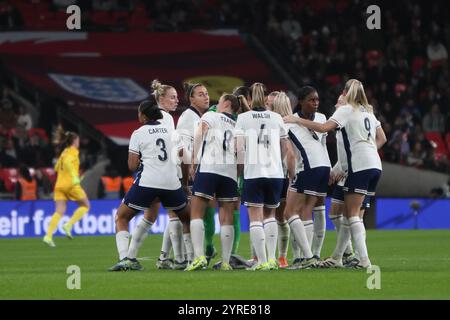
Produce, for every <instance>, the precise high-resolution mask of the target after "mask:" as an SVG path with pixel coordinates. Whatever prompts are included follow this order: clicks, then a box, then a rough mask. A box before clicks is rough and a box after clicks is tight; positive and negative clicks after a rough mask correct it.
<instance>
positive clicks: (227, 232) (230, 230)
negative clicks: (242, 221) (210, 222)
mask: <svg viewBox="0 0 450 320" xmlns="http://www.w3.org/2000/svg"><path fill="white" fill-rule="evenodd" d="M191 232H192V228H191ZM233 241H234V226H233V225H224V226H220V243H221V246H222V262H225V263H230V256H231V250H232V249H233Z"/></svg>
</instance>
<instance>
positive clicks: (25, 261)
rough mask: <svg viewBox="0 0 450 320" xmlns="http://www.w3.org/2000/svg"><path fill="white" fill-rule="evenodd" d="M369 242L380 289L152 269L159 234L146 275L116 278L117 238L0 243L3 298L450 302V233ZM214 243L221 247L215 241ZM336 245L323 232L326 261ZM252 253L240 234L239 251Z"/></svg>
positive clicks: (360, 280) (364, 276)
mask: <svg viewBox="0 0 450 320" xmlns="http://www.w3.org/2000/svg"><path fill="white" fill-rule="evenodd" d="M367 239H368V248H369V254H370V257H371V260H372V264H374V265H377V266H379V267H380V275H381V278H380V284H381V288H380V289H379V290H377V289H372V290H369V289H368V288H367V282H368V279H369V277H371V276H372V274H369V273H367V272H366V270H347V269H333V270H329V269H327V270H322V269H311V270H295V271H288V270H278V271H268V272H267V271H266V272H252V271H245V270H235V271H232V272H221V271H213V270H210V269H209V270H204V271H197V272H184V271H175V270H157V269H156V268H155V262H156V259H157V257H158V255H159V250H160V248H161V241H162V236H161V235H150V236H149V237H148V238H147V240H146V242H145V244H144V245H143V247H142V248H141V252H140V255H139V256H140V257H141V263H142V264H143V266H144V267H145V270H144V271H141V272H138V271H133V272H117V273H114V272H107V271H106V270H107V268H108V267H110V266H111V265H113V264H114V263H115V262H116V261H117V253H116V244H115V238H114V237H110V236H107V237H106V236H104V237H77V238H75V239H74V240H72V241H71V240H68V239H66V238H55V242H56V244H57V247H56V248H49V247H47V246H45V245H44V244H43V243H42V241H41V239H39V238H28V239H1V240H0V253H1V256H0V288H1V290H0V299H164V300H172V299H174V300H175V299H177V300H186V299H207V300H208V299H233V300H235V299H258V300H260V299H283V300H288V299H290V300H297V299H450V281H449V279H450V230H436V231H368V233H367ZM215 243H216V246H217V247H218V248H219V250H220V244H219V238H218V237H217V236H216V238H215ZM334 243H335V232H328V233H327V236H326V240H325V244H324V247H323V250H322V256H323V257H325V256H328V255H330V254H331V251H332V249H333V247H334ZM249 251H250V248H249V242H248V234H243V235H242V239H241V246H240V250H239V254H240V255H242V256H244V257H249ZM289 256H290V254H289ZM216 260H218V258H216ZM213 262H214V261H213ZM70 265H77V266H78V267H79V268H80V270H81V271H80V283H81V289H79V290H69V289H68V288H67V280H68V278H69V277H70V274H68V273H67V268H68V267H69V266H70ZM369 282H370V283H373V281H369Z"/></svg>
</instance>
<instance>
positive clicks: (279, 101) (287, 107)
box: [273, 91, 292, 117]
mask: <svg viewBox="0 0 450 320" xmlns="http://www.w3.org/2000/svg"><path fill="white" fill-rule="evenodd" d="M273 112H276V113H278V114H280V115H281V116H282V117H285V116H288V115H291V114H292V108H291V101H290V100H289V97H288V96H287V95H286V93H284V92H283V91H281V92H279V93H278V94H277V95H276V96H275V99H273Z"/></svg>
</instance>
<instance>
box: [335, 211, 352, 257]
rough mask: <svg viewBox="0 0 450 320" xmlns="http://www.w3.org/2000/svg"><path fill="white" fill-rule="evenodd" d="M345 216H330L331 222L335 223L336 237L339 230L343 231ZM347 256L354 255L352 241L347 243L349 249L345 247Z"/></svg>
mask: <svg viewBox="0 0 450 320" xmlns="http://www.w3.org/2000/svg"><path fill="white" fill-rule="evenodd" d="M343 219H344V218H343V216H342V214H340V215H337V216H330V220H331V222H333V225H334V228H335V229H336V235H338V234H339V230H340V229H341V225H342V223H343ZM344 252H345V254H352V253H353V247H352V240H351V239H349V240H348V243H347V247H345V251H344Z"/></svg>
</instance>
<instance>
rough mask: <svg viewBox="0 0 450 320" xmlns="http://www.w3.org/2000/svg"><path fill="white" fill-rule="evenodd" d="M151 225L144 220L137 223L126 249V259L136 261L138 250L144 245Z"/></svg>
mask: <svg viewBox="0 0 450 320" xmlns="http://www.w3.org/2000/svg"><path fill="white" fill-rule="evenodd" d="M152 225H153V223H151V222H150V221H148V220H147V219H145V218H142V220H141V221H140V222H139V224H138V225H137V226H136V228H135V229H134V231H133V235H132V236H131V243H130V247H129V248H128V254H127V257H128V258H130V259H136V256H137V253H138V250H139V248H140V247H141V246H142V244H143V243H144V241H145V239H147V237H148V232H149V231H150V229H151V228H152Z"/></svg>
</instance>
